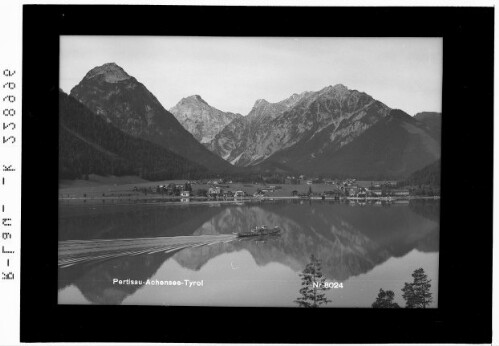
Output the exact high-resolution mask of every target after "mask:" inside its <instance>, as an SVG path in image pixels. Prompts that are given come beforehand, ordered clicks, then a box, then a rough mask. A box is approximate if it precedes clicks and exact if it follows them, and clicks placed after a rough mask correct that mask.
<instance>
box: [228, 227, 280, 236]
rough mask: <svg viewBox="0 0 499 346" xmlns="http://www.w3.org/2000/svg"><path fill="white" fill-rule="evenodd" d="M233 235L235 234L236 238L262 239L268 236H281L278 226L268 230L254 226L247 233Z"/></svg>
mask: <svg viewBox="0 0 499 346" xmlns="http://www.w3.org/2000/svg"><path fill="white" fill-rule="evenodd" d="M234 234H236V235H237V237H238V238H248V237H263V236H270V235H279V234H281V229H280V228H279V227H278V226H275V227H274V228H268V227H267V226H260V227H258V226H256V227H255V228H253V229H251V230H250V231H249V232H239V233H234Z"/></svg>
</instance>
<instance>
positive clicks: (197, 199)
mask: <svg viewBox="0 0 499 346" xmlns="http://www.w3.org/2000/svg"><path fill="white" fill-rule="evenodd" d="M421 199H431V200H440V196H404V197H400V196H397V197H395V196H393V197H340V198H335V197H324V198H323V197H321V196H311V197H300V196H279V197H277V196H276V197H246V198H244V197H239V198H232V199H229V198H227V199H209V198H206V197H189V198H187V197H184V198H182V197H175V198H172V197H169V196H168V197H162V196H150V197H149V196H140V197H138V196H134V197H129V196H112V197H111V196H109V197H97V196H89V197H59V201H60V202H61V201H62V202H65V201H67V202H82V201H83V202H86V201H102V202H105V201H130V202H148V201H149V202H151V203H153V202H168V203H172V204H173V203H175V204H181V205H189V204H214V203H244V202H258V201H274V200H315V201H338V202H341V201H357V202H364V201H365V202H367V201H369V202H371V201H373V202H378V201H379V202H395V201H407V202H409V201H411V200H421Z"/></svg>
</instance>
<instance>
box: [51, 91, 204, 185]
mask: <svg viewBox="0 0 499 346" xmlns="http://www.w3.org/2000/svg"><path fill="white" fill-rule="evenodd" d="M90 173H94V174H100V175H118V176H119V175H139V176H141V177H143V178H145V179H150V180H156V179H175V178H189V177H190V178H194V177H198V176H205V175H207V174H208V170H207V168H205V167H204V166H201V165H199V164H196V163H194V162H191V161H189V160H187V159H185V158H183V157H181V156H179V155H177V154H174V153H173V152H171V151H169V150H167V149H164V148H162V147H160V146H159V145H156V144H154V143H150V142H148V141H145V140H143V139H140V138H135V137H132V136H130V135H127V134H125V133H123V132H122V131H120V130H119V129H117V128H116V127H114V126H113V125H111V124H109V123H108V122H106V121H105V120H104V119H103V118H102V117H100V116H98V115H95V114H94V113H92V112H91V111H90V110H89V109H88V108H86V107H85V106H84V105H83V104H81V103H80V102H78V101H77V100H75V99H74V98H73V97H71V96H68V95H67V94H65V93H63V92H60V93H59V175H60V176H59V177H60V178H61V179H74V178H82V177H84V176H85V175H87V174H90Z"/></svg>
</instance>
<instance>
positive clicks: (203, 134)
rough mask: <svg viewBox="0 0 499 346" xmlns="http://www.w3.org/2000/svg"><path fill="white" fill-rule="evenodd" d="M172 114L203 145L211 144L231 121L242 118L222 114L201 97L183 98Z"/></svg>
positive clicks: (231, 114) (240, 116)
mask: <svg viewBox="0 0 499 346" xmlns="http://www.w3.org/2000/svg"><path fill="white" fill-rule="evenodd" d="M170 112H171V113H172V114H173V115H175V117H176V118H177V120H178V121H179V122H180V123H181V124H182V126H183V127H184V128H185V129H186V130H187V131H189V132H190V133H191V134H192V135H193V136H194V138H196V139H197V140H198V141H199V142H201V143H210V142H211V141H212V140H213V138H215V135H216V134H217V133H219V132H220V131H221V130H222V129H223V128H224V127H225V126H227V125H228V124H229V123H230V122H231V121H233V120H234V119H237V118H242V115H241V114H235V113H230V112H222V111H221V110H219V109H216V108H215V107H212V106H210V105H209V104H208V103H207V102H206V101H205V100H203V99H202V98H201V96H199V95H193V96H189V97H186V98H183V99H182V100H180V101H179V102H178V103H177V104H176V105H175V107H173V108H171V109H170Z"/></svg>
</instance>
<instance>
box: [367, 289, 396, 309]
mask: <svg viewBox="0 0 499 346" xmlns="http://www.w3.org/2000/svg"><path fill="white" fill-rule="evenodd" d="M394 298H395V293H393V291H384V290H383V289H382V288H380V289H379V293H378V297H377V298H376V301H375V302H374V303H373V304H372V307H373V308H377V309H395V308H400V306H399V305H398V304H397V303H395V302H394V301H393V299H394Z"/></svg>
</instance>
